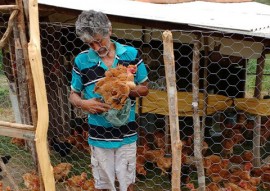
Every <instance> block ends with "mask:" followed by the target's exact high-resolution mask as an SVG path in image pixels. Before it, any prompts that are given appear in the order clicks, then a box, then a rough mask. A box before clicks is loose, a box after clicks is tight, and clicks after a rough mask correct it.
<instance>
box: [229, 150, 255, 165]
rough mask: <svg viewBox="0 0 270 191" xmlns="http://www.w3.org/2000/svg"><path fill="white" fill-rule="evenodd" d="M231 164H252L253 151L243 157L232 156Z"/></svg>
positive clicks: (246, 152) (245, 153) (247, 152)
mask: <svg viewBox="0 0 270 191" xmlns="http://www.w3.org/2000/svg"><path fill="white" fill-rule="evenodd" d="M229 160H230V162H232V163H236V164H244V163H246V162H251V161H252V160H253V153H252V152H251V151H245V152H244V153H243V154H242V155H235V156H232V157H231V158H230V159H229Z"/></svg>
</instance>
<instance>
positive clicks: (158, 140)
mask: <svg viewBox="0 0 270 191" xmlns="http://www.w3.org/2000/svg"><path fill="white" fill-rule="evenodd" d="M153 135H154V144H155V146H156V148H162V149H165V134H164V132H163V131H156V132H154V134H153Z"/></svg>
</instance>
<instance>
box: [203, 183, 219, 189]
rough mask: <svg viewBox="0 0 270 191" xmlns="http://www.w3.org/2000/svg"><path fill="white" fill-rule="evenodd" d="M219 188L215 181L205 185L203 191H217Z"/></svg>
mask: <svg viewBox="0 0 270 191" xmlns="http://www.w3.org/2000/svg"><path fill="white" fill-rule="evenodd" d="M220 189H221V187H220V186H219V185H218V184H217V183H214V182H211V183H210V184H208V185H207V186H206V188H205V191H218V190H220Z"/></svg>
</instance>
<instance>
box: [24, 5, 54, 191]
mask: <svg viewBox="0 0 270 191" xmlns="http://www.w3.org/2000/svg"><path fill="white" fill-rule="evenodd" d="M29 23H30V30H29V31H30V42H29V46H28V51H29V58H30V65H31V71H32V75H33V80H34V88H35V92H36V101H37V111H38V118H37V119H38V121H37V130H36V149H37V156H38V160H39V165H40V169H41V172H42V177H43V181H44V186H45V190H46V191H55V180H54V175H53V168H52V165H51V163H50V157H49V152H48V144H47V132H48V125H49V114H48V101H47V96H46V88H45V81H44V73H43V66H42V59H41V49H40V32H39V15H38V3H37V0H29Z"/></svg>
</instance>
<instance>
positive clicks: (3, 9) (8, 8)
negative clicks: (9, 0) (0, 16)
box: [0, 5, 18, 11]
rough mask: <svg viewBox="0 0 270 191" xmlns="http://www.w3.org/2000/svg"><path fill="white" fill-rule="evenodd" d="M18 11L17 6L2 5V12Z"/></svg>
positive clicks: (0, 6) (0, 9)
mask: <svg viewBox="0 0 270 191" xmlns="http://www.w3.org/2000/svg"><path fill="white" fill-rule="evenodd" d="M16 9H18V6H17V5H0V11H12V10H16Z"/></svg>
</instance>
